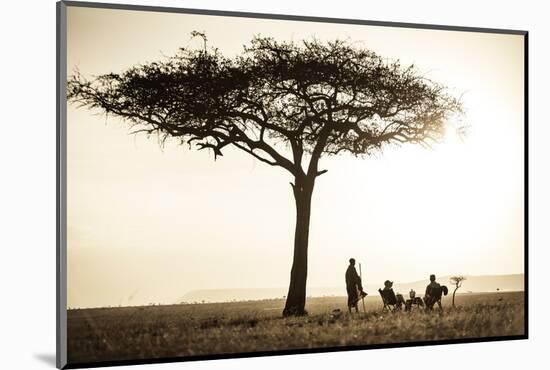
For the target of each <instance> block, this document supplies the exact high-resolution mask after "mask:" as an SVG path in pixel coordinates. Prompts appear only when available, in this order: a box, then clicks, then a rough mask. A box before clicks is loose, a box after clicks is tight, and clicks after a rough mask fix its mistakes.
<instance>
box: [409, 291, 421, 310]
mask: <svg viewBox="0 0 550 370" xmlns="http://www.w3.org/2000/svg"><path fill="white" fill-rule="evenodd" d="M413 306H417V307H423V306H424V302H423V301H422V298H420V297H417V296H416V292H415V291H414V289H411V290H410V292H409V299H407V301H406V302H405V311H410V310H411V309H412V307H413Z"/></svg>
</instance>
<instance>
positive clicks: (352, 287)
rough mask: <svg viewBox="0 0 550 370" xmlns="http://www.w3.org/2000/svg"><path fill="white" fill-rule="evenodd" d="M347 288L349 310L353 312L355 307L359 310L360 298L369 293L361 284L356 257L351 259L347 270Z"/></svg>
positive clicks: (356, 310)
mask: <svg viewBox="0 0 550 370" xmlns="http://www.w3.org/2000/svg"><path fill="white" fill-rule="evenodd" d="M346 290H347V292H348V311H349V312H350V313H351V309H352V308H355V312H359V308H358V307H357V303H358V302H359V299H361V298H363V297H365V296H366V295H367V293H365V292H364V291H363V286H362V284H361V277H360V276H359V275H358V274H357V270H356V269H355V259H354V258H350V259H349V266H348V269H347V270H346Z"/></svg>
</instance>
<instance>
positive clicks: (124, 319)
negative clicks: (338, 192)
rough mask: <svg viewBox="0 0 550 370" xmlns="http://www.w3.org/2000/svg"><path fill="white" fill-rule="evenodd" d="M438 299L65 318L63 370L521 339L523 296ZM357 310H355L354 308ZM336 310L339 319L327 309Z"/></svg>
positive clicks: (146, 310)
mask: <svg viewBox="0 0 550 370" xmlns="http://www.w3.org/2000/svg"><path fill="white" fill-rule="evenodd" d="M456 304H457V307H456V308H455V309H453V308H452V307H451V297H450V296H447V297H444V298H443V306H444V311H443V312H442V313H439V312H438V311H433V312H425V311H423V310H420V309H417V310H413V312H395V313H388V312H383V311H382V303H381V299H380V297H371V296H369V297H368V298H367V299H366V300H365V306H366V313H362V312H361V313H359V314H356V313H354V314H351V315H350V314H348V313H347V309H346V298H344V297H322V298H309V299H308V301H307V304H306V309H307V310H308V311H309V315H308V316H306V317H298V318H282V317H281V312H282V308H283V305H284V301H283V300H281V299H277V300H263V301H249V302H232V303H210V304H186V305H171V306H146V307H120V308H98V309H77V310H69V311H68V359H69V363H74V364H76V363H85V362H94V361H116V360H128V359H143V358H162V357H175V356H196V355H208V354H227V353H238V352H255V351H272V350H284V349H303V348H319V347H336V346H350V345H368V344H382V343H405V342H410V341H425V340H442V339H457V338H480V337H491V336H509V335H522V334H524V294H523V292H510V293H486V294H464V295H457V298H456ZM360 307H361V305H360ZM335 309H340V310H341V311H340V314H338V313H333V310H335Z"/></svg>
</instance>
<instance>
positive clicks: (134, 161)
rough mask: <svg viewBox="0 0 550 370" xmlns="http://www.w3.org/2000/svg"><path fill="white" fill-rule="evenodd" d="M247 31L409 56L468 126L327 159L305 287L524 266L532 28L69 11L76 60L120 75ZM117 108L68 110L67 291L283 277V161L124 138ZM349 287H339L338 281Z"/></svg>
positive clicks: (84, 300) (80, 300) (290, 214)
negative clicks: (527, 32)
mask: <svg viewBox="0 0 550 370" xmlns="http://www.w3.org/2000/svg"><path fill="white" fill-rule="evenodd" d="M193 30H198V31H204V32H206V34H207V36H208V40H209V44H210V45H212V46H216V47H218V48H219V49H220V50H221V51H222V52H223V53H224V54H226V55H230V56H231V55H236V54H238V53H239V52H240V51H241V50H242V46H243V45H244V44H246V43H247V42H248V41H249V40H250V39H251V37H252V36H253V35H256V34H261V35H264V36H272V37H275V38H276V39H278V40H295V41H299V40H302V39H304V38H311V37H316V38H318V39H320V40H333V39H336V38H345V39H348V38H349V39H350V40H352V41H353V42H354V43H357V45H358V46H364V47H367V48H369V49H372V50H374V51H375V52H377V53H378V54H380V55H382V56H384V57H387V58H390V59H392V60H393V59H400V60H401V61H402V63H403V64H407V65H408V64H412V63H414V64H415V65H416V66H417V68H418V69H419V70H420V71H421V72H422V73H424V74H425V75H426V76H427V77H429V78H431V79H433V80H435V81H438V82H440V83H443V84H445V85H446V86H449V88H450V89H451V93H453V94H455V95H456V96H460V95H461V94H464V95H463V102H464V106H465V108H466V117H465V119H466V123H467V124H468V125H469V127H470V128H469V134H468V136H467V137H466V138H465V139H464V141H461V140H459V139H458V138H457V137H456V136H455V135H452V133H451V134H450V135H449V137H448V138H447V140H446V142H445V143H443V144H441V145H438V146H436V147H434V148H433V149H424V148H421V147H414V146H412V145H409V146H403V147H400V148H393V147H392V148H387V150H385V151H384V153H383V154H379V155H375V156H371V157H367V158H363V159H361V158H354V157H351V156H348V155H342V156H339V157H331V158H328V159H327V158H324V159H322V160H321V164H320V165H321V168H323V169H328V173H327V174H325V175H323V176H321V177H320V178H318V181H317V183H316V188H315V192H314V195H313V206H312V219H311V229H310V246H309V276H308V284H309V286H316V287H320V286H338V285H342V286H343V285H344V281H343V279H344V272H345V269H346V267H347V260H348V259H349V258H350V257H355V258H356V259H357V260H358V261H359V262H361V263H362V266H363V275H364V280H366V281H367V282H368V283H376V282H380V285H382V282H383V281H384V280H386V279H390V280H394V281H403V282H406V281H414V280H419V279H424V278H426V277H427V275H428V274H430V273H435V274H438V275H447V274H455V273H456V274H471V275H473V274H475V275H481V274H483V275H485V274H505V273H522V272H523V263H524V260H523V236H524V229H523V207H524V204H523V194H524V189H523V171H524V168H523V161H524V157H523V140H524V137H523V135H524V132H523V108H524V106H523V83H524V80H523V37H522V36H514V35H493V34H482V33H467V32H451V31H433V30H414V29H404V28H388V27H370V26H358V25H357V26H352V25H341V24H326V23H313V22H292V21H276V20H256V19H244V18H232V17H215V16H199V15H184V14H167V13H149V12H137V11H121V10H105V9H89V8H73V7H69V8H68V72H69V73H72V72H73V70H74V68H75V67H78V69H79V71H80V73H82V74H83V75H84V76H92V75H100V74H105V73H109V72H122V71H123V70H124V69H126V68H128V67H130V66H133V65H135V64H137V63H145V62H148V61H154V60H157V59H161V58H163V55H168V56H169V55H172V54H174V53H175V52H176V51H177V49H178V48H179V47H182V46H197V45H200V44H198V43H199V41H198V40H191V38H190V32H191V31H193ZM129 132H130V130H129V128H128V127H127V125H126V124H124V123H122V122H121V121H120V120H118V119H117V118H116V117H111V116H110V117H107V118H106V117H105V115H103V114H101V113H100V112H98V111H89V110H87V109H84V108H77V107H76V106H74V105H69V107H68V169H67V173H68V180H67V181H68V184H67V185H68V306H69V307H93V306H104V305H118V304H122V305H129V304H146V303H149V302H163V303H172V302H175V301H177V299H178V298H179V297H181V296H183V295H184V294H185V293H186V292H188V291H190V290H194V289H203V288H261V287H286V286H288V283H289V276H290V267H291V262H292V252H293V251H292V247H293V236H294V225H295V208H294V198H293V196H292V191H291V187H290V185H289V181H290V180H291V178H290V175H288V174H287V173H286V172H285V171H284V170H282V169H280V168H274V167H270V166H267V165H265V164H263V163H260V162H257V161H256V160H254V159H253V158H252V157H250V156H248V155H247V154H245V153H242V152H239V151H235V150H227V151H225V152H224V157H222V158H219V159H218V160H217V161H216V162H214V160H213V155H212V154H211V153H208V152H206V151H200V152H197V151H195V150H188V149H187V147H181V146H177V145H175V144H168V145H167V146H166V147H165V148H164V149H161V148H160V147H159V145H158V143H157V140H156V139H154V138H151V139H147V138H146V137H144V136H134V135H129ZM342 294H345V289H344V288H343V289H342Z"/></svg>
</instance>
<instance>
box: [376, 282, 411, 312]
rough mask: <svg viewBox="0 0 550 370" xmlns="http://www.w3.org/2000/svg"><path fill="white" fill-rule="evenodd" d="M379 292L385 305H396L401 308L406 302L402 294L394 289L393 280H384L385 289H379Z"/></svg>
mask: <svg viewBox="0 0 550 370" xmlns="http://www.w3.org/2000/svg"><path fill="white" fill-rule="evenodd" d="M378 292H379V293H380V295H381V296H382V300H383V301H384V307H385V308H386V307H387V306H395V308H396V309H401V306H402V305H403V304H404V303H405V300H404V299H403V296H402V295H401V294H395V292H394V291H393V281H389V280H386V281H384V289H378Z"/></svg>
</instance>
